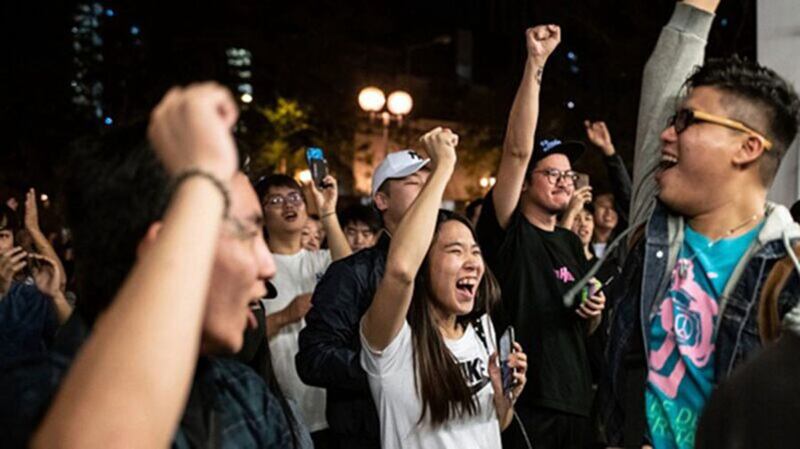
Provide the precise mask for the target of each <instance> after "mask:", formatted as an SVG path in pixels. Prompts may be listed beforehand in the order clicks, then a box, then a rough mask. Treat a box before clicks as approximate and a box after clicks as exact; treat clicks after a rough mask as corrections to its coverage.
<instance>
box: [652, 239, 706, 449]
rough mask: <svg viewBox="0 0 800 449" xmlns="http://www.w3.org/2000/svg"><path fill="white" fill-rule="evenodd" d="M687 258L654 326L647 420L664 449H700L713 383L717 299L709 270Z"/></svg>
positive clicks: (678, 266)
mask: <svg viewBox="0 0 800 449" xmlns="http://www.w3.org/2000/svg"><path fill="white" fill-rule="evenodd" d="M681 256H682V257H681V258H679V260H678V263H677V264H676V266H675V269H674V270H673V272H672V283H671V285H670V287H669V290H668V291H667V297H666V298H665V299H664V301H663V302H662V303H661V306H660V308H659V310H658V313H657V314H656V316H655V317H654V318H653V321H652V322H651V326H650V336H649V338H650V341H651V344H652V349H651V351H650V353H649V355H648V364H649V370H648V388H647V393H646V402H647V421H648V427H649V430H650V436H651V439H652V442H653V446H654V447H656V448H659V449H661V448H680V449H688V448H692V447H694V439H695V433H696V429H697V423H698V420H699V417H700V412H701V411H702V406H703V404H704V403H705V399H706V397H707V395H708V394H710V389H711V385H712V378H713V369H714V367H713V363H712V362H713V354H714V342H713V340H712V339H713V335H714V322H715V319H716V316H717V313H718V304H717V300H716V298H715V297H714V296H712V294H710V293H709V292H713V291H714V290H713V287H712V286H711V285H710V282H709V280H708V279H707V276H706V275H705V271H704V270H703V268H702V267H701V266H700V265H699V264H698V263H696V261H695V260H693V259H692V258H691V257H689V258H687V257H683V256H684V255H683V254H682V255H681Z"/></svg>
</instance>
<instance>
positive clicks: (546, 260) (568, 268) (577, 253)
mask: <svg viewBox="0 0 800 449" xmlns="http://www.w3.org/2000/svg"><path fill="white" fill-rule="evenodd" d="M560 35H561V31H560V29H559V27H557V26H555V25H544V26H538V27H536V28H532V29H529V30H527V32H526V39H527V49H528V60H527V63H526V65H525V72H524V75H523V78H522V82H521V84H520V87H519V90H518V91H517V95H516V98H515V99H514V104H513V106H512V108H511V113H510V115H509V119H508V129H507V131H506V137H505V142H504V144H503V155H502V158H501V160H500V167H499V169H498V172H497V184H496V185H495V186H494V188H493V189H492V190H491V191H490V192H489V194H488V195H487V196H486V198H485V199H484V202H483V208H482V210H481V215H480V218H479V219H478V226H477V228H478V239H479V242H480V245H481V249H482V251H483V252H484V254H485V257H486V261H487V263H488V264H489V266H490V267H491V268H492V270H493V271H494V272H495V273H497V276H498V280H499V281H500V285H501V287H502V291H503V298H502V306H501V307H499V308H498V310H497V313H495V314H494V316H493V318H494V320H495V327H496V328H497V329H498V332H503V331H504V330H505V329H506V327H507V326H509V325H511V326H514V328H515V329H516V337H517V340H518V341H519V342H520V344H521V345H522V346H523V347H524V348H529V351H530V352H529V355H528V357H529V363H530V369H531V371H532V372H535V373H536V375H535V376H532V378H531V380H530V381H529V385H528V387H527V388H526V390H525V392H523V393H522V396H521V397H520V398H519V401H518V402H517V404H516V406H515V407H516V410H517V412H518V414H519V416H520V418H521V420H522V422H523V425H524V430H525V433H527V434H528V435H530V436H531V439H532V440H533V441H534V442H535V444H536V447H539V448H551V447H553V448H556V447H557V448H583V447H584V439H585V435H586V434H587V430H588V429H587V427H588V424H589V421H588V415H589V409H590V406H591V397H592V393H591V373H590V370H589V363H588V358H587V354H586V346H585V337H586V334H587V333H589V332H590V331H593V330H594V329H595V328H596V327H597V325H598V324H599V322H600V314H601V312H602V310H603V307H604V303H605V297H604V296H603V294H602V292H597V293H596V294H593V295H590V296H589V297H587V298H586V301H585V302H583V303H582V304H581V305H580V306H579V307H578V308H577V309H575V308H568V307H565V306H564V303H563V301H562V295H563V294H564V292H566V291H567V290H568V289H569V288H570V287H571V286H572V285H573V284H574V283H575V281H576V279H579V278H580V277H581V276H582V275H583V273H584V271H585V270H586V266H587V261H586V258H585V257H584V253H583V247H582V245H581V242H580V240H579V239H578V237H577V236H575V235H574V234H573V233H572V232H571V231H570V230H568V229H564V228H561V227H558V226H556V225H557V219H558V214H559V213H562V212H564V211H565V210H566V208H567V206H568V205H569V202H570V198H571V197H572V195H573V193H574V190H575V179H576V178H577V175H576V173H575V172H574V171H572V163H574V161H575V160H576V159H577V158H578V157H579V156H580V154H581V153H582V152H583V145H582V144H579V143H574V142H563V143H562V142H560V141H558V140H550V141H547V140H545V141H541V142H540V143H539V144H538V145H537V146H536V147H535V148H534V142H533V140H534V131H535V129H536V120H537V116H538V110H539V89H540V84H541V80H542V70H543V68H544V65H545V62H546V61H547V58H548V56H549V55H550V54H551V53H552V52H553V50H554V49H555V48H556V46H557V45H558V43H559V41H560ZM503 446H504V447H511V448H524V447H527V445H526V443H525V441H524V434H523V433H522V432H520V430H519V428H518V427H516V426H512V427H511V428H509V429H508V430H507V431H506V432H505V433H504V435H503Z"/></svg>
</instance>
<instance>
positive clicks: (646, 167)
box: [629, 0, 719, 225]
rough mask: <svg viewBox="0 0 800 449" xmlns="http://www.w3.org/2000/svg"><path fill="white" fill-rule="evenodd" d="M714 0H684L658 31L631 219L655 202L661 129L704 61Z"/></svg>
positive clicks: (646, 81)
mask: <svg viewBox="0 0 800 449" xmlns="http://www.w3.org/2000/svg"><path fill="white" fill-rule="evenodd" d="M718 5H719V0H686V1H684V2H679V3H677V4H676V5H675V12H674V13H673V14H672V18H671V19H670V21H669V23H667V25H666V26H665V27H664V28H663V29H662V31H661V36H660V37H659V38H658V43H657V44H656V47H655V50H653V54H652V55H651V56H650V59H649V60H648V61H647V64H646V65H645V68H644V77H643V79H642V95H641V100H640V103H639V119H638V123H637V125H636V126H637V128H636V147H635V153H634V161H633V197H632V200H631V211H630V215H629V216H630V223H631V224H632V225H633V224H635V223H639V222H640V221H642V220H644V219H646V218H647V217H649V215H650V212H651V211H652V210H653V207H654V205H655V199H656V195H657V193H658V192H657V185H656V182H655V171H656V169H657V168H658V165H659V163H660V162H661V155H660V151H661V139H660V135H661V132H662V131H664V128H666V126H667V119H668V118H669V117H670V116H671V115H672V114H674V113H675V110H674V109H675V101H676V96H677V95H678V94H679V92H680V90H681V87H682V86H683V83H684V82H685V81H686V79H687V78H688V77H689V75H690V74H691V72H692V70H693V69H694V67H695V66H697V65H700V64H702V63H703V56H704V54H705V47H706V39H707V38H708V33H709V30H710V29H711V23H712V21H713V20H714V12H715V11H716V9H717V6H718Z"/></svg>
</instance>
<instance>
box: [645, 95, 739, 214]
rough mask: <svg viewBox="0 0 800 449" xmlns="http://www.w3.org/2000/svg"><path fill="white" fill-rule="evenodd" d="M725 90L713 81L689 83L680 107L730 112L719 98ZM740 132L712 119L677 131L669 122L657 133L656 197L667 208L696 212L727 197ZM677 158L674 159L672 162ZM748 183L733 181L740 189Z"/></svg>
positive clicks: (682, 211) (714, 112) (726, 199)
mask: <svg viewBox="0 0 800 449" xmlns="http://www.w3.org/2000/svg"><path fill="white" fill-rule="evenodd" d="M724 95H725V94H724V93H723V92H721V91H720V90H719V89H716V88H714V87H707V86H703V87H697V88H695V89H692V91H691V92H690V94H689V95H688V96H687V98H686V99H685V100H684V101H683V103H682V105H681V106H680V107H681V108H688V109H693V110H698V111H703V112H707V113H709V114H714V115H718V116H722V117H729V118H733V119H734V120H738V118H737V117H735V116H733V117H732V115H731V112H730V111H729V109H732V108H726V107H725V106H724V104H723V101H724V99H725V98H724ZM747 137H748V136H747V135H746V134H745V133H742V132H739V131H736V130H732V129H729V128H726V127H724V126H720V125H717V124H713V123H706V122H696V123H694V124H692V125H690V126H689V127H687V128H686V129H685V130H683V132H682V133H680V134H678V133H677V131H676V130H675V127H674V126H669V127H667V128H666V129H665V130H664V131H663V132H662V133H661V143H662V145H663V146H662V150H661V151H662V154H661V157H662V162H661V166H660V168H659V169H658V171H657V173H656V181H657V182H658V185H659V187H660V189H661V191H660V193H659V199H660V200H661V201H662V202H664V204H666V205H667V206H669V207H670V208H671V209H672V210H674V211H676V212H678V213H681V214H684V215H687V216H689V217H692V216H696V215H698V214H700V213H703V212H704V211H706V210H709V209H712V208H714V207H718V205H719V204H721V203H723V202H725V201H728V200H730V198H729V192H730V191H731V190H732V189H731V183H738V182H740V181H739V179H740V178H739V177H736V176H734V175H735V174H736V172H737V168H736V167H735V165H734V163H733V157H734V155H735V153H736V152H737V151H738V150H739V148H741V146H742V144H743V142H744V141H745V140H746V139H747ZM675 161H677V162H675ZM747 187H748V186H737V187H736V189H745V188H747Z"/></svg>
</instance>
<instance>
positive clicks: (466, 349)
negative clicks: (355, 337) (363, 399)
mask: <svg viewBox="0 0 800 449" xmlns="http://www.w3.org/2000/svg"><path fill="white" fill-rule="evenodd" d="M481 321H482V322H483V326H484V329H487V332H486V340H487V342H486V343H487V344H488V346H489V349H488V350H487V348H486V346H484V343H483V341H482V340H481V338H480V337H479V336H478V334H477V333H476V332H475V328H474V327H473V326H472V325H468V326H467V328H466V329H465V331H464V335H463V336H461V338H459V339H458V340H445V344H446V345H447V348H448V349H449V350H450V352H451V353H452V354H453V356H454V357H455V358H456V360H458V363H459V365H460V366H461V369H462V372H463V373H465V376H466V377H467V385H469V386H470V388H471V389H472V390H473V392H474V393H473V394H475V395H477V399H478V404H479V408H478V412H477V413H476V414H475V415H473V416H469V415H467V416H465V417H464V418H456V419H452V420H450V421H448V422H446V423H444V424H442V425H441V426H439V427H437V428H433V427H432V426H431V424H430V415H429V414H428V415H426V418H425V421H424V422H422V423H420V424H418V422H419V418H420V416H422V401H421V399H420V397H419V393H418V392H417V389H416V386H415V384H414V377H415V373H414V348H413V344H412V336H411V327H410V326H409V325H408V323H407V322H406V323H404V324H403V328H402V329H401V330H400V333H398V334H397V336H396V337H395V338H394V340H393V341H392V342H391V343H390V344H389V346H387V347H386V348H385V349H384V350H383V351H375V350H373V349H371V348H370V347H369V344H367V341H366V339H365V338H364V334H363V332H362V333H361V344H362V346H363V348H364V350H362V351H361V366H362V367H364V370H365V371H366V372H367V378H368V379H369V387H370V390H371V391H372V398H373V399H374V400H375V405H376V406H377V408H378V416H379V417H380V421H381V441H382V444H381V446H382V447H383V449H428V448H441V449H479V448H480V449H495V448H497V449H499V448H500V447H501V446H502V443H501V440H500V422H499V421H498V419H497V412H496V411H495V406H494V390H493V389H492V383H491V381H490V380H489V353H490V352H494V351H495V349H494V328H492V323H491V321H490V320H489V319H488V318H487V316H485V315H484V316H483V317H482V318H481Z"/></svg>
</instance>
